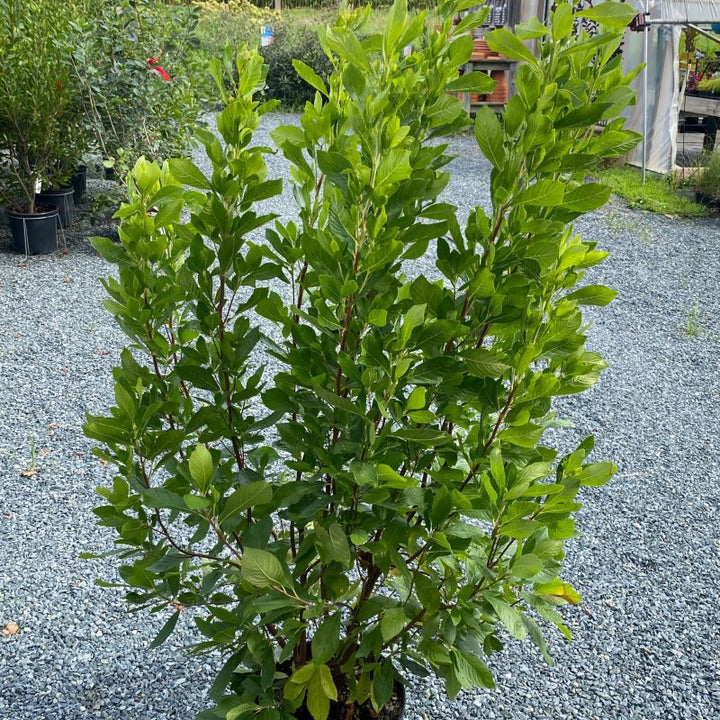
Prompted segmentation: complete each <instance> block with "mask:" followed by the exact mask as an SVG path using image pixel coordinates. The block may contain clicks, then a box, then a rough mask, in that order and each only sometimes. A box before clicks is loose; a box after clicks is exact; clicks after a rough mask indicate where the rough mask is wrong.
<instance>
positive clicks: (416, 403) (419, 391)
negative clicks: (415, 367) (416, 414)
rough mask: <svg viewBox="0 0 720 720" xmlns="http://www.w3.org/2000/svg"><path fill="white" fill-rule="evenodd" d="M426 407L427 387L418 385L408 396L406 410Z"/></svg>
mask: <svg viewBox="0 0 720 720" xmlns="http://www.w3.org/2000/svg"><path fill="white" fill-rule="evenodd" d="M424 407H425V388H424V387H422V386H421V387H416V388H415V389H414V390H413V391H412V392H411V393H410V395H409V396H408V399H407V402H406V403H405V410H422V409H423V408H424Z"/></svg>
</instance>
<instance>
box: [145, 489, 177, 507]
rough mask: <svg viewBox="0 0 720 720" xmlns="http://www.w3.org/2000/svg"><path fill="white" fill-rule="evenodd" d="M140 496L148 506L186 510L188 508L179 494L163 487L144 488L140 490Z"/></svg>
mask: <svg viewBox="0 0 720 720" xmlns="http://www.w3.org/2000/svg"><path fill="white" fill-rule="evenodd" d="M142 497H143V500H144V501H145V502H146V503H147V504H148V505H149V506H150V507H154V508H168V509H170V510H186V511H187V509H188V508H187V505H186V503H185V500H184V499H183V497H182V496H181V495H178V494H177V493H174V492H170V490H166V489H165V488H146V489H144V490H143V491H142Z"/></svg>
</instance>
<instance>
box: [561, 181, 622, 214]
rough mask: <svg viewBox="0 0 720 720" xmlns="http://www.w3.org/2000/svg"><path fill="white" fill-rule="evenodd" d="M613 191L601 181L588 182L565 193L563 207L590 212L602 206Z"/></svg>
mask: <svg viewBox="0 0 720 720" xmlns="http://www.w3.org/2000/svg"><path fill="white" fill-rule="evenodd" d="M611 194H612V191H611V190H610V188H609V187H608V186H607V185H602V184H601V183H586V184H584V185H580V186H579V187H576V188H574V189H573V190H570V191H568V192H566V193H565V198H564V199H563V207H566V208H569V209H570V210H576V211H577V212H590V211H591V210H596V209H597V208H599V207H602V206H603V205H604V204H605V203H606V202H607V201H608V200H609V199H610V195H611Z"/></svg>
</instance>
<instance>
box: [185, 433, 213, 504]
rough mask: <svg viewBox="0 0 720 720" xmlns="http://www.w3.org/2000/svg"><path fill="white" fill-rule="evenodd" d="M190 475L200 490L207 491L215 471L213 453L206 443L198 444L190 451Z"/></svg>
mask: <svg viewBox="0 0 720 720" xmlns="http://www.w3.org/2000/svg"><path fill="white" fill-rule="evenodd" d="M188 469H189V470H190V477H191V478H192V479H193V482H194V483H195V486H196V487H197V489H198V490H199V491H200V492H205V491H206V490H207V489H208V487H209V486H210V480H211V479H212V476H213V472H214V469H215V468H214V465H213V459H212V454H211V453H210V451H209V450H208V449H207V448H206V447H205V446H204V445H200V444H198V445H196V446H195V449H194V450H193V451H192V452H191V453H190V459H189V461H188Z"/></svg>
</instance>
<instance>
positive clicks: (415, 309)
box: [400, 303, 426, 345]
mask: <svg viewBox="0 0 720 720" xmlns="http://www.w3.org/2000/svg"><path fill="white" fill-rule="evenodd" d="M425 308H426V305H425V303H422V304H421V305H413V306H412V307H411V308H410V309H409V310H408V312H407V315H406V316H405V320H404V321H403V325H402V330H401V332H400V338H401V340H402V343H403V345H407V342H408V340H409V339H410V335H412V331H413V330H414V329H415V328H416V327H419V326H420V325H422V324H423V322H424V320H425Z"/></svg>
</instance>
